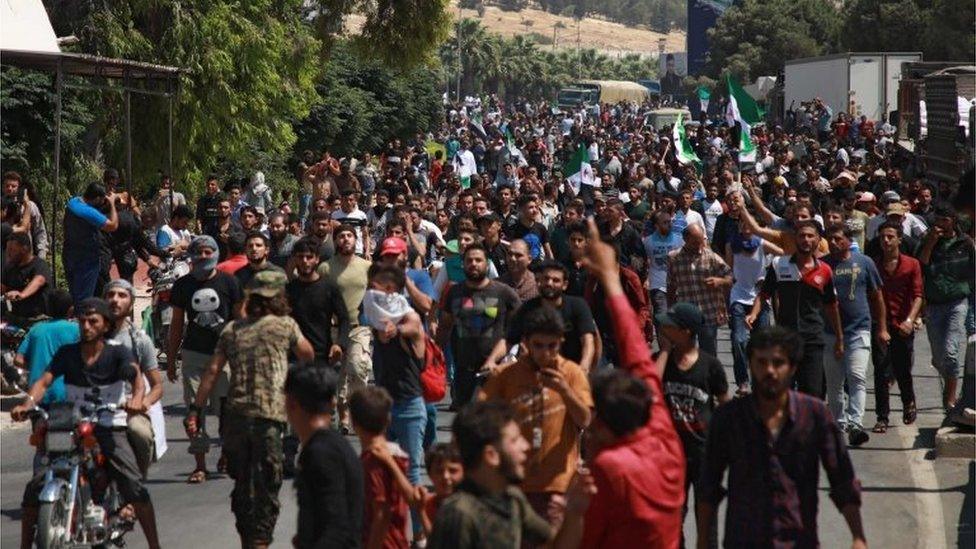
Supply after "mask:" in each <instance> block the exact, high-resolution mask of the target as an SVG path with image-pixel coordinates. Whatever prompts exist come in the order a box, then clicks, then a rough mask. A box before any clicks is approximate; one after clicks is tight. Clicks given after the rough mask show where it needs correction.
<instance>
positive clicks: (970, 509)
mask: <svg viewBox="0 0 976 549" xmlns="http://www.w3.org/2000/svg"><path fill="white" fill-rule="evenodd" d="M974 492H976V461H970V462H969V482H968V483H967V484H966V486H963V494H964V495H965V497H964V498H963V500H962V509H960V510H959V530H958V532H959V540H958V543H957V544H956V546H957V547H960V548H965V549H970V548H971V547H973V546H976V528H974V525H973V515H974V514H976V501H974V500H976V495H974Z"/></svg>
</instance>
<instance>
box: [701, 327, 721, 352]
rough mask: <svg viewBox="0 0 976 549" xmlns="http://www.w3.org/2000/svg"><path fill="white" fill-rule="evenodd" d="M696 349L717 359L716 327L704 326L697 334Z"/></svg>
mask: <svg viewBox="0 0 976 549" xmlns="http://www.w3.org/2000/svg"><path fill="white" fill-rule="evenodd" d="M698 348H699V349H701V350H702V351H705V352H706V353H708V354H710V355H712V356H714V357H716V358H718V325H717V324H705V325H704V326H702V327H701V332H699V334H698Z"/></svg>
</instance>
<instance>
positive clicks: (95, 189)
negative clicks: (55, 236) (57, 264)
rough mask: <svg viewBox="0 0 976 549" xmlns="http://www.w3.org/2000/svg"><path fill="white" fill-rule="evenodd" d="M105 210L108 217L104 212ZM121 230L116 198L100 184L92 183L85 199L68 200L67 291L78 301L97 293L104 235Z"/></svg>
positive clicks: (62, 252)
mask: <svg viewBox="0 0 976 549" xmlns="http://www.w3.org/2000/svg"><path fill="white" fill-rule="evenodd" d="M103 209H105V210H106V211H107V212H108V214H107V215H106V214H104V213H102V210H103ZM118 228H119V216H118V213H117V212H116V211H115V200H114V196H112V195H110V194H109V195H107V194H106V193H105V187H103V186H102V185H101V184H100V183H92V184H90V185H88V187H87V188H86V189H85V194H84V195H83V196H75V197H73V198H71V199H70V200H68V205H67V207H66V208H65V213H64V247H63V248H62V249H61V259H62V261H63V263H64V273H65V276H66V277H67V278H68V290H69V291H70V292H71V297H72V298H73V299H74V300H75V302H76V303H77V302H79V301H81V300H82V299H85V298H88V297H91V296H92V295H94V294H95V286H96V285H97V284H98V274H99V272H100V270H101V264H100V257H101V247H102V246H101V243H102V238H103V236H102V234H101V233H102V232H103V231H104V232H106V233H111V232H115V230H116V229H118Z"/></svg>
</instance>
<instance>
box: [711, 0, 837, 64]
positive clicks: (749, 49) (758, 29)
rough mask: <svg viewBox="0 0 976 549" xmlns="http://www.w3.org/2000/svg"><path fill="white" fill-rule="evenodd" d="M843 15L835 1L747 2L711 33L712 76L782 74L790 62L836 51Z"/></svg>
mask: <svg viewBox="0 0 976 549" xmlns="http://www.w3.org/2000/svg"><path fill="white" fill-rule="evenodd" d="M841 23H842V19H841V15H840V13H839V12H838V11H837V9H836V8H835V7H834V5H833V2H831V1H830V0H762V1H760V0H744V1H743V2H741V3H736V4H735V5H734V6H733V7H731V8H729V9H728V11H726V12H725V14H724V15H722V17H721V18H720V19H719V21H718V23H717V24H716V25H715V27H714V28H712V29H710V30H709V31H708V36H709V43H710V45H711V48H710V52H711V53H710V54H711V57H710V59H709V63H708V71H707V72H708V74H709V75H710V76H712V77H719V76H720V75H721V74H722V73H724V72H726V71H728V72H731V73H732V74H733V75H735V76H736V77H737V78H739V79H740V81H743V82H745V81H751V80H752V79H754V78H756V77H757V76H761V75H769V74H777V73H778V72H779V71H780V70H781V69H782V68H783V65H784V63H785V61H787V60H789V59H796V58H800V57H811V56H816V55H824V54H828V53H833V52H834V51H836V49H837V44H838V34H839V30H840V26H841Z"/></svg>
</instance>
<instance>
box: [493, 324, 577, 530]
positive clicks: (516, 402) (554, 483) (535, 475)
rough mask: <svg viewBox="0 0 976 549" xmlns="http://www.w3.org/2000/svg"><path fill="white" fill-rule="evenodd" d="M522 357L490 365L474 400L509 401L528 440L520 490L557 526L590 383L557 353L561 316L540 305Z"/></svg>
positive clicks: (524, 329)
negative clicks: (498, 364)
mask: <svg viewBox="0 0 976 549" xmlns="http://www.w3.org/2000/svg"><path fill="white" fill-rule="evenodd" d="M522 334H523V335H522V347H523V354H522V356H521V357H520V358H519V359H518V360H517V361H516V362H514V363H511V364H509V365H506V366H502V367H500V368H497V369H495V370H494V371H493V372H492V374H491V377H489V378H488V381H486V382H485V385H484V387H482V389H481V391H480V392H479V394H478V398H479V400H499V401H502V402H508V403H511V404H512V406H513V407H514V409H515V420H516V422H517V423H518V424H519V428H520V429H521V431H522V436H524V437H525V438H526V440H528V441H529V445H530V450H529V456H528V463H527V464H526V471H525V480H524V481H523V482H522V491H523V492H525V495H526V497H527V498H528V500H529V503H530V504H531V505H532V508H533V509H535V511H536V512H537V513H539V515H541V516H543V517H546V518H547V519H548V520H549V523H550V524H551V525H552V527H553V529H554V530H558V529H559V526H560V525H561V524H562V520H563V515H564V510H565V497H564V494H565V493H566V488H567V487H568V486H569V481H570V479H572V477H573V474H574V473H575V472H576V467H577V462H578V461H579V435H580V432H581V431H582V430H583V429H584V428H586V426H587V425H588V424H589V422H590V408H592V407H593V400H592V397H591V396H590V384H589V382H588V381H587V380H586V375H585V374H584V373H583V370H582V369H581V368H580V367H579V365H577V364H576V363H575V362H572V361H569V360H566V359H565V358H563V357H562V356H560V355H559V348H560V346H561V345H562V341H563V319H562V316H561V315H560V314H559V311H558V310H556V309H555V308H552V307H548V306H543V307H539V308H537V309H535V310H532V311H530V312H529V313H528V314H526V315H525V319H524V325H523V327H522Z"/></svg>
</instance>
